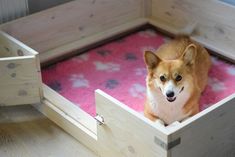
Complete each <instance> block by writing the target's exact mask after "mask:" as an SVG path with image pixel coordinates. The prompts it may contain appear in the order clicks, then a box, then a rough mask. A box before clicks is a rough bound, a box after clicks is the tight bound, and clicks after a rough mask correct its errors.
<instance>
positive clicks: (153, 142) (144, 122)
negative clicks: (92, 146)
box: [96, 90, 168, 157]
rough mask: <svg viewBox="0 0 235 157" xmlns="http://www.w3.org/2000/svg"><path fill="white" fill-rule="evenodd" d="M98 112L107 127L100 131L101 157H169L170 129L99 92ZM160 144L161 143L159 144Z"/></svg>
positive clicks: (97, 98)
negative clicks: (164, 146)
mask: <svg viewBox="0 0 235 157" xmlns="http://www.w3.org/2000/svg"><path fill="white" fill-rule="evenodd" d="M96 104H97V113H98V114H99V115H101V116H102V117H103V118H104V123H105V124H104V125H100V126H99V127H98V130H97V136H98V145H104V147H102V148H100V149H101V153H102V154H101V156H103V157H110V156H133V157H143V156H148V157H166V156H167V155H168V154H167V151H166V150H165V149H163V148H162V147H161V146H163V145H164V144H167V143H168V138H167V134H168V132H167V129H166V128H165V127H164V126H161V125H159V126H158V125H154V123H153V122H151V121H150V120H148V119H146V118H144V116H142V115H140V114H139V113H137V112H135V111H133V110H131V109H130V108H128V107H127V106H126V105H124V104H122V103H120V102H119V101H117V100H115V99H114V98H113V97H111V96H109V95H107V94H106V93H104V92H102V91H100V90H97V91H96ZM159 143H161V144H160V145H161V146H160V145H159Z"/></svg>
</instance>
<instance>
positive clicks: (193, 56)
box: [144, 36, 211, 125]
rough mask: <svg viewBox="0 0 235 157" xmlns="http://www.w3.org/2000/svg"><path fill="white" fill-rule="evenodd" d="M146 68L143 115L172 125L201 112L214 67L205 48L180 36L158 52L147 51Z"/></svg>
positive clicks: (164, 45) (161, 47)
mask: <svg viewBox="0 0 235 157" xmlns="http://www.w3.org/2000/svg"><path fill="white" fill-rule="evenodd" d="M144 60H145V64H146V66H147V77H146V86H147V94H146V102H145V107H144V115H145V116H146V117H147V118H149V119H150V120H152V121H156V120H158V119H159V120H161V121H163V122H164V124H166V125H169V124H171V123H173V122H175V121H182V120H184V119H186V118H188V117H190V116H193V115H195V114H196V113H198V112H199V99H200V95H201V93H202V92H203V90H204V89H205V87H206V85H207V79H208V71H209V69H210V66H211V60H210V55H209V53H208V52H207V50H206V49H205V48H203V47H202V46H201V45H199V44H198V43H196V42H194V41H192V40H190V38H189V37H187V36H180V37H178V38H176V39H174V40H172V41H170V42H169V43H166V44H163V45H162V46H160V48H159V49H158V50H157V51H156V53H154V52H151V51H145V53H144Z"/></svg>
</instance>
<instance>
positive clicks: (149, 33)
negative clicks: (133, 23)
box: [138, 29, 157, 38]
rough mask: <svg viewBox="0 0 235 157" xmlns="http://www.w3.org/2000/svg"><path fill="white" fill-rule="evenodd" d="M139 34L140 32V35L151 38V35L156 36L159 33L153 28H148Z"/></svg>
mask: <svg viewBox="0 0 235 157" xmlns="http://www.w3.org/2000/svg"><path fill="white" fill-rule="evenodd" d="M138 34H139V36H141V37H145V38H150V37H156V36H157V33H156V32H155V31H154V30H152V29H148V30H146V31H141V32H139V33H138Z"/></svg>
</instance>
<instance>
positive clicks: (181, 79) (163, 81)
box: [144, 44, 196, 102]
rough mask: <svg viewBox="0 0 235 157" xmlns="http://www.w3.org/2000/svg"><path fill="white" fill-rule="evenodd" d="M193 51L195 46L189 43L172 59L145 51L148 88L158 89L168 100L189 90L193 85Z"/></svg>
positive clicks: (173, 99)
mask: <svg viewBox="0 0 235 157" xmlns="http://www.w3.org/2000/svg"><path fill="white" fill-rule="evenodd" d="M195 51H196V46H195V45H194V44H190V45H188V46H187V47H186V48H185V49H184V51H183V53H182V54H181V55H180V57H179V58H177V59H174V60H164V59H161V58H160V57H158V56H157V55H156V54H155V53H153V52H151V51H145V53H144V59H145V63H146V65H147V69H148V76H147V85H148V86H149V88H151V90H160V91H161V93H162V94H163V95H164V96H165V98H166V99H167V100H168V101H169V102H173V101H175V100H176V99H177V98H179V97H180V95H181V93H182V92H189V91H190V88H192V86H193V72H194V61H195ZM185 90H186V91H185Z"/></svg>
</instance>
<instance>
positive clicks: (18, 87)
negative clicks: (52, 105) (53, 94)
mask: <svg viewBox="0 0 235 157" xmlns="http://www.w3.org/2000/svg"><path fill="white" fill-rule="evenodd" d="M40 85H41V84H40V78H39V74H38V70H37V64H36V58H35V56H25V57H8V58H0V106H8V105H19V104H31V103H36V102H40V94H41V93H40Z"/></svg>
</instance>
